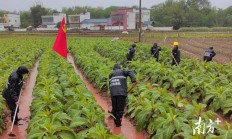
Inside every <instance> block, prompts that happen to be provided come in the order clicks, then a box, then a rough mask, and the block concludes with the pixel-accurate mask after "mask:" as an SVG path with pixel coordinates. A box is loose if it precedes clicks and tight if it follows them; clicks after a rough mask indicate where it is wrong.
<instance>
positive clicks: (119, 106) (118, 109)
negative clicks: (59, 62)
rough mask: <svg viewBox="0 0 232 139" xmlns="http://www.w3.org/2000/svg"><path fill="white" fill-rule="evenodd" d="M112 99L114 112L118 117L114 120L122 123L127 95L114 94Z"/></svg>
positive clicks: (116, 122)
mask: <svg viewBox="0 0 232 139" xmlns="http://www.w3.org/2000/svg"><path fill="white" fill-rule="evenodd" d="M111 101H112V114H113V115H114V117H115V118H116V119H115V120H114V122H115V124H116V125H121V121H122V116H123V113H124V108H125V105H126V96H113V97H111Z"/></svg>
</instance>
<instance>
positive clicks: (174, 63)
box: [172, 58, 180, 66]
mask: <svg viewBox="0 0 232 139" xmlns="http://www.w3.org/2000/svg"><path fill="white" fill-rule="evenodd" d="M176 62H177V64H179V63H180V61H179V60H177V59H176ZM176 62H175V60H174V58H173V59H172V66H173V65H176V66H177V64H176Z"/></svg>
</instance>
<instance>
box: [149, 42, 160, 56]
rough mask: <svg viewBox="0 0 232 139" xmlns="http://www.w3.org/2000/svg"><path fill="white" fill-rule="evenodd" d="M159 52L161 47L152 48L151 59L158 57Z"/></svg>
mask: <svg viewBox="0 0 232 139" xmlns="http://www.w3.org/2000/svg"><path fill="white" fill-rule="evenodd" d="M159 51H161V47H160V46H157V45H156V46H152V47H151V55H152V56H153V57H157V56H158V55H159Z"/></svg>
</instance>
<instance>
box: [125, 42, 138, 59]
mask: <svg viewBox="0 0 232 139" xmlns="http://www.w3.org/2000/svg"><path fill="white" fill-rule="evenodd" d="M135 48H136V45H135V44H133V45H132V46H131V47H130V48H129V50H128V52H127V54H126V58H127V60H128V61H132V59H133V57H134V56H135Z"/></svg>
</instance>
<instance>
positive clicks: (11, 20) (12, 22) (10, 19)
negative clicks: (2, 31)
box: [0, 13, 21, 28]
mask: <svg viewBox="0 0 232 139" xmlns="http://www.w3.org/2000/svg"><path fill="white" fill-rule="evenodd" d="M0 24H1V26H13V27H15V28H19V27H20V25H21V22H20V15H19V14H14V13H5V14H4V15H3V17H2V18H1V20H0Z"/></svg>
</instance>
